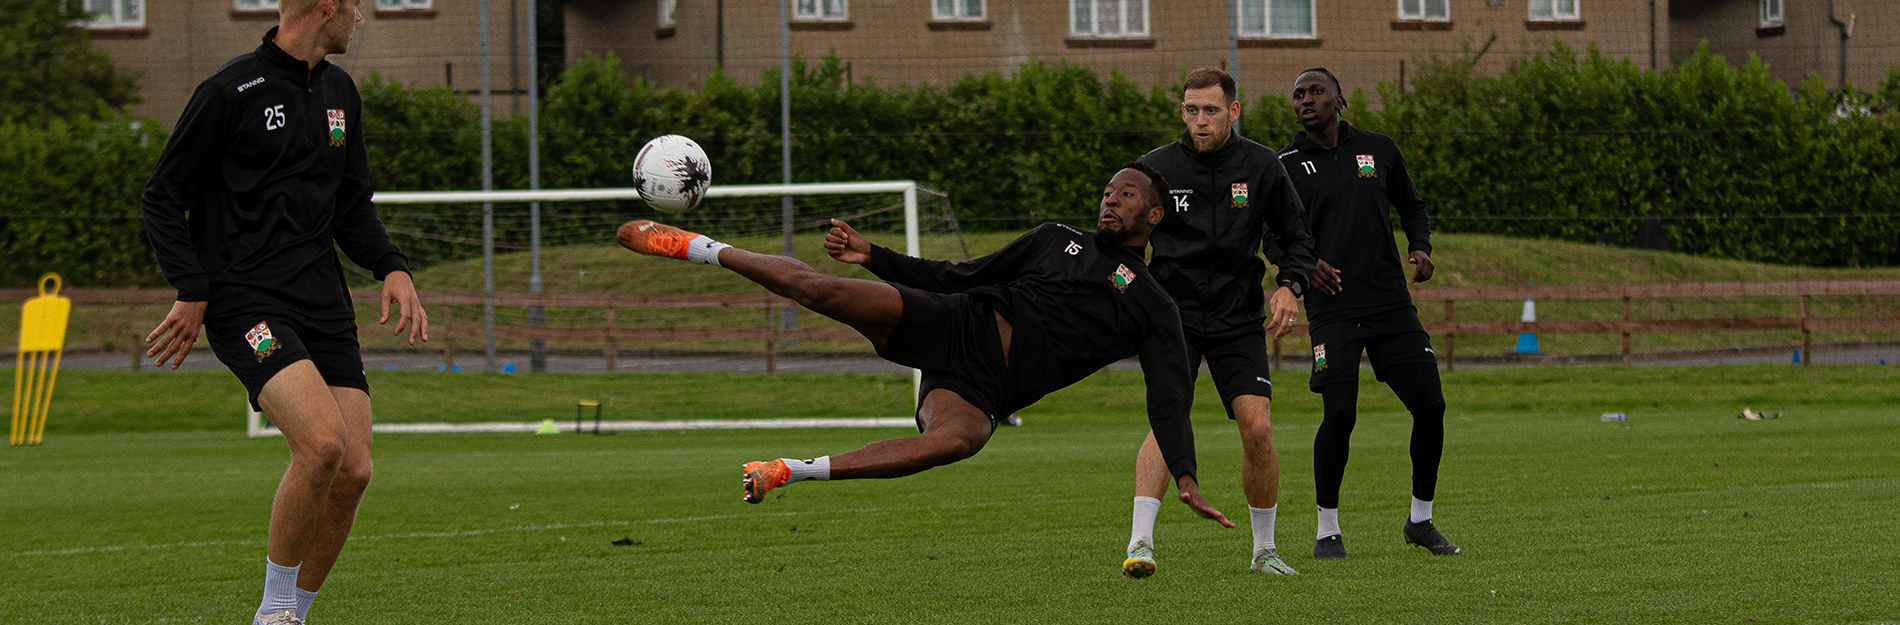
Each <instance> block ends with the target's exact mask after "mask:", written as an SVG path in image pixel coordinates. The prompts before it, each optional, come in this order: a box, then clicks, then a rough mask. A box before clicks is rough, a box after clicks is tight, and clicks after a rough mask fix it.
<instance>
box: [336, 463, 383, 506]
mask: <svg viewBox="0 0 1900 625" xmlns="http://www.w3.org/2000/svg"><path fill="white" fill-rule="evenodd" d="M373 473H374V470H373V469H372V468H371V465H370V463H368V462H362V463H355V464H351V465H349V466H346V467H342V468H340V469H338V470H337V473H336V479H334V480H333V481H331V483H330V492H331V493H332V494H333V495H344V496H347V497H352V498H354V497H361V496H362V495H363V491H365V490H368V489H369V480H370V477H371V475H372V474H373Z"/></svg>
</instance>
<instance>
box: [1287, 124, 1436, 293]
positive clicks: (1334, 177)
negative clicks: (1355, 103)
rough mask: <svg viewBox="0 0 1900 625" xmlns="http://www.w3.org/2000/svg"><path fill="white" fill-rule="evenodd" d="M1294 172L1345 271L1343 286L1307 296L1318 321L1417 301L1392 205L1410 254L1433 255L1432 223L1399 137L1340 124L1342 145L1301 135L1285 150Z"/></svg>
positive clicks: (1326, 254)
mask: <svg viewBox="0 0 1900 625" xmlns="http://www.w3.org/2000/svg"><path fill="white" fill-rule="evenodd" d="M1280 162H1281V163H1284V164H1285V165H1286V171H1287V173H1288V174H1289V175H1291V176H1292V177H1293V186H1294V187H1295V188H1298V189H1299V192H1300V201H1301V202H1304V203H1305V204H1306V221H1307V223H1308V224H1310V225H1311V226H1312V228H1313V236H1314V237H1315V238H1316V239H1317V240H1318V241H1319V244H1318V245H1317V246H1316V249H1317V251H1318V255H1319V259H1320V260H1323V261H1326V263H1327V264H1330V265H1332V266H1333V268H1334V269H1338V270H1339V274H1340V275H1339V281H1340V286H1341V287H1342V288H1341V291H1340V293H1339V294H1338V295H1327V294H1325V293H1321V292H1319V291H1313V292H1310V293H1307V294H1306V315H1307V317H1308V318H1309V319H1310V320H1311V323H1312V324H1313V325H1319V324H1321V323H1326V322H1330V321H1340V320H1346V319H1356V318H1359V317H1363V316H1366V315H1371V314H1376V313H1381V312H1386V311H1389V310H1394V309H1399V308H1404V307H1407V306H1411V305H1412V293H1411V291H1410V290H1408V284H1409V282H1410V278H1409V276H1408V275H1407V269H1406V267H1407V266H1408V265H1406V263H1405V260H1404V259H1402V258H1400V257H1399V253H1398V246H1397V244H1396V243H1395V242H1394V241H1393V239H1392V218H1391V216H1390V215H1391V214H1390V213H1389V212H1387V207H1392V208H1396V209H1398V212H1399V225H1400V227H1402V228H1404V229H1405V238H1406V239H1407V240H1408V241H1409V242H1410V243H1409V247H1408V248H1407V253H1408V254H1409V253H1411V252H1412V251H1423V252H1425V253H1426V254H1431V253H1432V220H1431V216H1430V215H1428V214H1426V212H1425V199H1424V198H1421V197H1419V195H1418V187H1417V186H1416V185H1414V184H1412V173H1411V170H1409V169H1406V167H1405V157H1404V156H1401V155H1400V154H1399V145H1398V144H1397V143H1394V142H1393V141H1392V138H1391V137H1388V136H1385V135H1382V134H1379V133H1376V132H1372V131H1368V130H1360V129H1357V128H1353V127H1352V125H1350V124H1347V123H1346V122H1344V121H1341V122H1339V145H1337V146H1334V147H1333V149H1331V150H1327V149H1325V148H1321V147H1320V146H1319V144H1318V143H1314V142H1313V141H1312V140H1311V139H1308V138H1307V136H1306V133H1304V132H1302V133H1299V134H1298V135H1295V136H1294V138H1293V143H1291V144H1289V145H1287V146H1286V148H1285V149H1283V150H1281V151H1280Z"/></svg>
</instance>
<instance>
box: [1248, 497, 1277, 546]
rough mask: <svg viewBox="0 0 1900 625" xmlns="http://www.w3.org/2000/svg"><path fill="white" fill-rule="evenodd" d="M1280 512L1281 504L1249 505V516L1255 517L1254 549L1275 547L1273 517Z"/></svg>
mask: <svg viewBox="0 0 1900 625" xmlns="http://www.w3.org/2000/svg"><path fill="white" fill-rule="evenodd" d="M1279 512H1280V507H1279V506H1274V507H1271V508H1255V507H1253V506H1247V516H1250V517H1253V549H1254V551H1260V550H1262V549H1272V548H1273V518H1274V517H1275V516H1278V515H1279Z"/></svg>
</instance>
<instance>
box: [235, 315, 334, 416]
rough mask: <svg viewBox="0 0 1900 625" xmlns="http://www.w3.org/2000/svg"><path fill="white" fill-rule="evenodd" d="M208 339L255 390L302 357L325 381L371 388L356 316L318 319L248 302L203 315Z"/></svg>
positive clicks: (248, 387)
mask: <svg viewBox="0 0 1900 625" xmlns="http://www.w3.org/2000/svg"><path fill="white" fill-rule="evenodd" d="M205 340H206V341H208V342H210V343H211V351H212V353H215V354H217V355H218V362H222V363H224V366H225V367H227V368H229V369H230V370H231V373H234V374H236V375H237V378H238V381H240V382H243V383H244V390H246V391H248V392H249V393H250V399H251V408H252V409H255V410H262V409H263V408H262V407H260V406H258V405H257V393H258V392H259V391H261V390H263V389H264V383H265V382H269V381H270V379H271V377H273V376H276V375H277V372H279V371H283V370H284V367H288V366H290V365H291V364H292V363H295V362H297V361H299V360H309V361H310V364H313V365H316V367H317V373H318V374H320V375H322V376H323V383H324V384H326V385H329V386H341V387H345V388H353V389H358V390H361V391H363V392H364V393H368V392H369V380H368V379H367V378H365V377H364V375H363V353H362V350H361V349H360V348H359V347H358V346H357V343H356V320H354V319H335V320H314V319H307V318H305V317H304V316H302V315H298V314H294V313H288V312H286V311H284V310H281V309H270V308H245V309H239V310H235V311H229V312H219V313H218V314H217V315H215V316H209V315H208V316H206V317H205Z"/></svg>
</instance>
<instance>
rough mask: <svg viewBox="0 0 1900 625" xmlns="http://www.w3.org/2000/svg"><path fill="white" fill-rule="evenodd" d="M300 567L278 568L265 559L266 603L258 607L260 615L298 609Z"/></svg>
mask: <svg viewBox="0 0 1900 625" xmlns="http://www.w3.org/2000/svg"><path fill="white" fill-rule="evenodd" d="M299 568H302V565H301V564H300V565H298V566H277V563H276V562H272V561H270V558H264V601H263V602H262V603H259V604H258V606H257V613H258V614H271V613H273V612H282V611H284V610H295V609H297V569H299Z"/></svg>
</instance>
